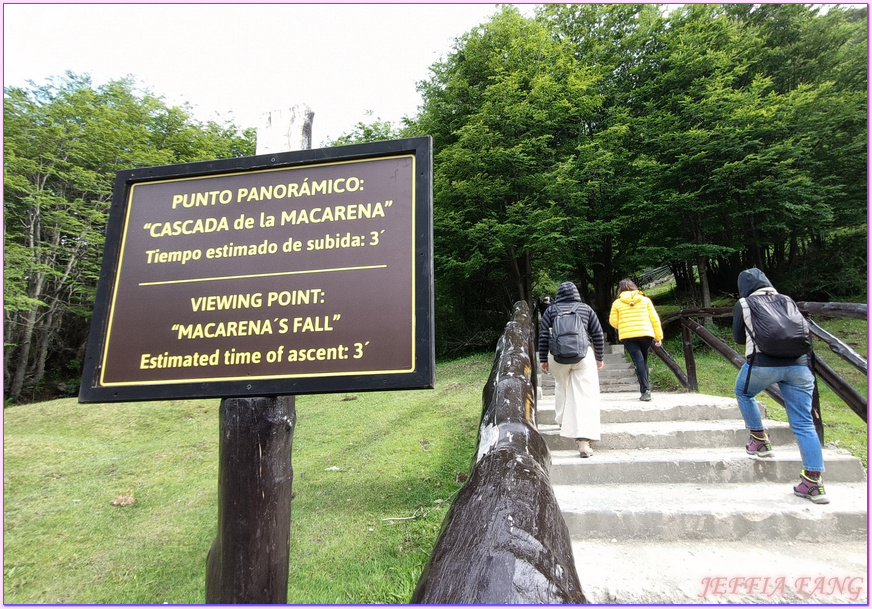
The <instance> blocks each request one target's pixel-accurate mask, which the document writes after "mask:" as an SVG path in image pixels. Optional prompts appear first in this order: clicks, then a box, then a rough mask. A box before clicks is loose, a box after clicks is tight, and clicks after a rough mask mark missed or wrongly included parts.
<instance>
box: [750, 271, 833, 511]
mask: <svg viewBox="0 0 872 609" xmlns="http://www.w3.org/2000/svg"><path fill="white" fill-rule="evenodd" d="M777 293H778V292H777V291H776V290H775V288H774V287H772V283H770V281H769V279H768V278H767V277H766V275H765V274H764V273H763V271H761V270H760V269H748V270H746V271H742V272H741V273H739V296H740V297H741V299H740V300H739V301H738V302H737V303H736V306H735V307H734V309H733V339H734V340H735V341H736V343H737V344H740V345H742V344H744V345H745V356H746V358H747V360H748V361H747V362H745V364H744V365H743V366H742V369H741V370H740V371H739V375H738V377H736V387H735V392H736V400H737V401H738V403H739V410H741V412H742V417H743V418H744V419H745V426H746V427H747V428H748V430H749V431H750V434H751V437H750V439H749V441H748V444H747V445H746V446H745V451H746V452H747V453H748V454H749V455H753V456H756V457H764V458H768V457H771V456H772V445H771V444H770V443H769V437H768V436H767V434H766V430H765V429H764V427H763V421H762V419H761V417H760V407H759V404H758V403H757V400H756V398H755V396H756V395H757V394H758V393H760V392H761V391H763V390H765V389H766V388H767V387H769V386H770V385H772V384H775V383H777V384H778V387H779V388H780V389H781V394H782V396H783V397H784V405H785V410H786V411H787V419H788V421H789V422H790V429H791V430H792V431H793V435H794V436H795V437H796V442H797V444H799V453H800V456H801V457H802V467H803V470H802V471H801V472H800V479H799V485H797V486H795V487H793V493H794V494H795V495H796V496H797V497H803V498H806V499H809V500H810V501H812V502H813V503H829V502H830V500H829V498H828V497H827V496H826V492H825V491H824V486H823V483H822V480H821V474H822V472H823V471H824V460H823V451H822V450H821V444H820V440H819V439H818V435H817V432H816V431H815V428H814V420H813V419H812V414H811V403H812V392H813V391H814V374H813V373H812V371H811V369H810V368H809V365H808V356H807V355H802V356H800V357H775V356H772V355H768V354H766V353H763V352H762V351H760V350H759V349H758V348H757V345H756V344H755V343H754V339H753V336H752V334H753V333H754V331H753V330H751V331H750V332H749V331H748V329H749V328H754V327H755V326H754V319H753V315H752V310H751V308H750V307H749V306H747V303H744V300H745V299H747V298H754V297H755V296H762V295H765V294H777Z"/></svg>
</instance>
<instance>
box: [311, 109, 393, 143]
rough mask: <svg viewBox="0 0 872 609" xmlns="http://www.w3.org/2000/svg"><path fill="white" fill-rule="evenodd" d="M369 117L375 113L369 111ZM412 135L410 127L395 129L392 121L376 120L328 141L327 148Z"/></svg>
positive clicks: (356, 126) (357, 126)
mask: <svg viewBox="0 0 872 609" xmlns="http://www.w3.org/2000/svg"><path fill="white" fill-rule="evenodd" d="M366 115H367V116H372V115H373V111H372V110H367V111H366ZM409 135H410V129H409V125H408V124H407V125H406V126H405V127H404V128H403V127H395V126H394V125H393V124H391V122H390V121H383V120H382V119H381V118H378V117H377V118H376V119H375V121H373V122H372V123H364V122H359V123H357V125H355V126H354V129H352V130H351V132H349V133H343V134H342V135H340V136H339V137H337V138H336V139H335V140H328V141H327V142H326V144H325V145H326V146H347V145H348V144H365V143H367V142H381V141H384V140H395V139H399V138H403V137H408V136H409Z"/></svg>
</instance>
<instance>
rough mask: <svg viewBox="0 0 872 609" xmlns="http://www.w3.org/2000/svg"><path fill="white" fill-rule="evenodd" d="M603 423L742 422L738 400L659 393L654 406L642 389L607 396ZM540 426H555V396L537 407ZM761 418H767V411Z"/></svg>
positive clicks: (602, 410)
mask: <svg viewBox="0 0 872 609" xmlns="http://www.w3.org/2000/svg"><path fill="white" fill-rule="evenodd" d="M601 400H602V406H601V408H600V420H601V421H602V422H603V423H630V422H644V421H698V420H703V419H734V420H735V419H741V418H742V417H741V414H740V413H739V407H738V405H737V404H736V400H735V398H722V397H717V396H707V395H704V394H700V393H658V392H655V393H654V395H653V398H652V400H651V401H650V402H640V401H639V391H638V388H634V389H633V391H632V392H624V393H613V394H603V395H602V396H601ZM536 412H537V416H538V421H539V424H540V425H553V424H554V396H553V395H552V396H543V397H541V398H540V399H539V401H538V403H537V405H536ZM761 414H762V415H763V417H764V418H765V417H766V414H767V413H766V410H765V408H763V409H761Z"/></svg>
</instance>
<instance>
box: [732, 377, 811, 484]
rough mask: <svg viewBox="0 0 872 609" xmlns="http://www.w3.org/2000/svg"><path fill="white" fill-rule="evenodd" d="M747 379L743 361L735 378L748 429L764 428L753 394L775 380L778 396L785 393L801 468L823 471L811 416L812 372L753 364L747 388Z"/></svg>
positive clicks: (786, 408)
mask: <svg viewBox="0 0 872 609" xmlns="http://www.w3.org/2000/svg"><path fill="white" fill-rule="evenodd" d="M747 378H748V364H747V363H746V364H745V365H744V366H742V369H741V370H740V371H739V376H738V377H736V389H735V391H736V400H737V401H738V402H739V410H741V411H742V417H743V418H744V419H745V426H746V427H747V428H748V429H763V421H762V420H761V419H760V406H759V405H758V404H757V400H756V399H754V396H756V395H757V394H758V393H760V392H761V391H763V390H764V389H766V388H767V387H769V386H770V385H774V384H775V383H778V387H779V388H780V389H781V395H782V396H784V408H785V410H786V411H787V420H788V421H789V422H790V429H791V431H793V435H794V436H796V443H797V444H799V454H800V455H801V456H802V467H803V468H804V469H806V470H808V471H812V472H822V471H824V457H823V452H822V451H821V443H820V439H819V438H818V435H817V432H816V431H815V428H814V420H813V419H812V417H811V397H812V392H813V391H814V374H812V372H811V370H809V368H808V366H754V367H753V368H752V369H751V380H750V382H748V390H747V391H746V390H745V381H746V379H747Z"/></svg>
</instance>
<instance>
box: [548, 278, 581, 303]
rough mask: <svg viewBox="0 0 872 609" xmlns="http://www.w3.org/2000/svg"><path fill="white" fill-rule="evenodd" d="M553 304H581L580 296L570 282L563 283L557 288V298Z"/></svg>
mask: <svg viewBox="0 0 872 609" xmlns="http://www.w3.org/2000/svg"><path fill="white" fill-rule="evenodd" d="M554 302H581V295H580V294H579V293H578V288H577V287H575V284H574V283H572V282H571V281H564V282H563V283H561V284H560V287H558V288H557V297H556V298H555V299H554Z"/></svg>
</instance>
